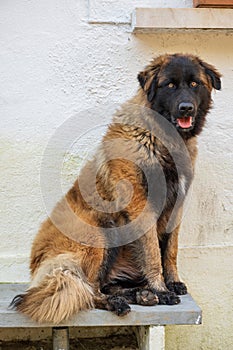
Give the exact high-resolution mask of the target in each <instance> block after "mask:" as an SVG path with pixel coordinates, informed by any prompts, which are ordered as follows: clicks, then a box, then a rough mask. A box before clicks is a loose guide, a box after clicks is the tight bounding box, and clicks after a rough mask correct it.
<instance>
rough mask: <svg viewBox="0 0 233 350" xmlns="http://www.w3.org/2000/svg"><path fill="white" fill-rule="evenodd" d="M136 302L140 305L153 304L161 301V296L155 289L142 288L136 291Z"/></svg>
mask: <svg viewBox="0 0 233 350" xmlns="http://www.w3.org/2000/svg"><path fill="white" fill-rule="evenodd" d="M136 302H137V304H138V305H144V306H153V305H157V304H158V303H159V298H158V297H157V295H156V294H155V293H154V292H153V291H151V290H149V289H142V290H139V291H138V292H136Z"/></svg>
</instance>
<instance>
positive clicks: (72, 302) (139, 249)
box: [12, 54, 221, 323]
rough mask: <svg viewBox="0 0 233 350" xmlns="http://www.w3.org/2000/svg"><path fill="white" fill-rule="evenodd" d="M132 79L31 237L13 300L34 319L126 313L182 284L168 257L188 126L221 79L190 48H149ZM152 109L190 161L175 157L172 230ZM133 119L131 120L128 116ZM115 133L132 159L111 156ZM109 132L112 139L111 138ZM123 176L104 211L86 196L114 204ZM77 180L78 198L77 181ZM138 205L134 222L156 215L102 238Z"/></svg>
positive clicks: (198, 122)
mask: <svg viewBox="0 0 233 350" xmlns="http://www.w3.org/2000/svg"><path fill="white" fill-rule="evenodd" d="M138 80H139V83H140V87H139V90H138V93H137V94H136V96H135V97H134V98H132V99H131V100H130V101H129V103H126V104H123V105H122V107H121V109H120V110H118V111H117V112H116V114H115V115H114V118H113V121H112V123H111V124H110V126H109V127H108V130H107V132H106V134H105V136H104V138H103V141H102V144H101V146H100V148H99V149H98V152H97V154H96V156H95V157H94V159H93V160H91V161H90V162H88V163H87V164H86V166H85V167H84V169H83V170H82V171H81V174H80V176H79V178H78V180H77V181H76V182H75V184H74V185H73V187H72V188H71V189H70V191H69V192H68V193H67V195H66V196H65V199H63V200H62V201H61V202H60V203H58V205H57V206H56V208H55V209H54V212H53V213H52V216H51V218H48V219H47V221H46V222H44V223H43V225H42V227H41V229H40V230H39V233H38V234H37V236H36V238H35V240H34V243H33V246H32V252H31V265H30V268H31V275H32V282H31V286H30V288H29V289H28V290H27V291H26V292H25V294H22V295H18V296H16V297H15V299H14V300H13V302H12V305H13V306H15V307H16V309H17V310H18V311H20V312H22V313H24V314H26V315H28V316H30V317H31V318H33V319H34V320H36V321H38V322H54V323H59V322H61V321H62V320H65V319H68V318H70V317H71V316H72V315H73V314H75V313H77V312H78V311H80V310H83V309H89V308H93V307H97V308H103V309H107V310H111V311H114V312H115V313H116V314H118V315H125V314H126V313H128V312H129V311H130V307H129V305H128V303H138V304H141V305H155V304H158V303H161V304H176V303H179V300H180V299H179V297H178V295H180V294H185V293H187V289H186V286H185V284H184V283H182V282H181V281H180V279H179V276H178V273H177V266H176V259H177V246H178V232H179V221H180V220H179V219H180V217H181V215H182V203H183V199H184V197H185V194H186V193H187V191H188V188H189V186H190V183H191V181H192V173H193V169H192V168H193V166H194V163H195V158H196V154H197V141H196V136H197V135H198V134H199V133H200V132H201V130H202V128H203V126H204V123H205V116H206V114H207V113H208V111H209V109H210V107H211V91H212V89H213V88H214V89H217V90H219V89H220V88H221V82H220V74H219V73H218V72H217V70H216V69H215V68H214V67H213V66H211V65H209V64H207V63H205V62H203V61H202V60H201V59H199V58H198V57H196V56H193V55H182V54H175V55H163V56H159V57H157V58H155V59H154V60H153V61H152V62H151V63H150V64H149V65H148V66H147V67H146V68H145V70H144V71H142V72H141V73H139V75H138ZM138 106H139V107H138ZM141 107H143V112H142V113H141V112H140V108H141ZM147 108H148V110H147ZM151 112H152V113H151ZM158 115H161V116H162V117H163V118H165V119H164V120H166V121H168V122H169V123H170V124H169V125H171V127H172V128H174V130H176V131H177V132H178V134H179V135H180V136H181V138H182V140H183V142H184V145H185V147H186V149H187V150H188V152H189V155H190V158H191V164H192V165H191V166H190V164H188V163H187V162H185V161H184V162H183V167H182V170H181V177H182V181H183V184H182V191H183V194H182V201H181V202H180V203H179V206H178V210H177V212H176V218H175V220H176V221H177V225H175V226H176V227H175V226H174V227H173V229H172V231H171V232H167V225H168V222H169V218H170V216H171V213H172V210H173V207H174V205H175V203H176V200H177V197H178V184H179V179H178V172H177V168H176V164H175V161H174V159H173V158H172V156H171V154H170V153H169V150H168V147H167V146H166V145H164V144H163V142H162V141H161V140H160V139H159V138H157V137H156V132H155V134H154V133H153V132H152V131H151V130H156V128H157V124H156V116H158ZM135 120H137V122H139V125H136V126H135V125H134V121H135ZM148 126H149V128H148ZM163 131H164V132H166V130H163ZM165 136H166V135H165ZM169 137H171V139H170V143H171V145H172V144H173V149H175V150H176V155H177V157H178V159H179V160H180V161H181V163H182V157H183V154H184V151H185V150H184V148H183V149H182V148H181V147H180V146H177V149H176V140H175V139H172V138H173V137H172V136H169ZM119 140H120V141H122V142H120V146H119V149H120V148H122V149H121V150H120V154H127V155H128V154H130V156H131V160H129V159H127V158H126V159H124V157H123V156H122V157H119V156H118V153H117V152H119V149H118V148H117V142H119ZM114 141H116V147H111V143H112V142H114ZM134 160H135V162H134ZM158 163H159V164H160V167H161V168H162V170H163V173H164V176H165V180H166V185H167V193H166V196H165V200H164V198H163V210H162V212H160V213H158V212H157V209H158V207H157V202H158V201H160V198H159V195H157V193H158V192H156V191H157V190H158V191H159V186H160V184H158V183H156V181H157V180H156V174H157V173H156V170H155V169H156V164H158ZM140 164H143V167H144V169H145V168H146V169H149V170H148V171H151V173H150V174H151V177H150V179H151V181H152V182H153V181H154V188H155V191H154V193H153V194H152V197H151V198H149V199H148V196H147V195H148V185H149V184H148V179H145V176H144V174H143V171H141V170H140ZM97 169H98V171H97V177H96V191H93V189H92V188H89V179H90V177H91V176H92V175H93V176H95V172H96V170H97ZM179 176H180V174H179ZM123 179H124V180H128V181H129V182H130V183H131V185H132V188H133V195H132V197H131V199H130V200H129V202H128V203H127V205H126V206H125V207H124V208H123V209H120V210H118V211H117V210H112V211H110V212H109V211H105V210H104V208H103V207H101V206H100V207H99V208H94V207H93V206H92V205H91V203H96V202H98V200H96V201H95V196H96V197H97V195H100V197H101V198H102V199H103V200H104V203H111V202H112V203H113V206H114V205H115V200H116V199H117V200H118V204H119V202H120V201H121V199H122V201H123V200H124V197H125V196H127V191H128V187H127V186H126V187H125V183H124V182H121V185H122V187H121V190H120V191H119V188H118V190H117V185H118V184H119V181H120V180H123ZM81 182H82V189H83V188H84V192H85V199H84V197H83V192H82V191H81V190H80V183H81ZM119 196H120V197H121V196H122V198H118V197H119ZM87 199H88V200H87ZM65 203H68V204H69V208H71V211H72V213H73V214H74V215H75V216H76V217H78V218H80V219H81V220H82V222H84V223H86V224H88V225H90V227H94V229H95V230H94V231H93V232H94V233H95V234H94V236H93V235H92V234H90V233H89V232H87V230H88V229H87V226H86V225H85V224H83V225H82V224H80V222H81V221H79V222H77V223H75V222H73V221H74V220H73V219H72V218H71V217H70V216H69V214H67V212H66V205H65ZM147 204H148V205H147ZM160 204H161V203H160ZM101 205H102V204H101ZM145 208H147V209H146V210H145ZM143 210H145V213H144V214H143V217H144V221H143V220H141V221H139V222H138V225H137V227H138V229H139V231H140V230H143V227H144V224H145V223H146V222H147V220H149V218H150V217H151V216H150V215H152V216H153V217H156V222H155V223H154V224H153V225H150V227H149V228H148V230H146V232H144V234H140V235H139V236H138V237H137V239H136V240H134V241H132V242H131V243H128V244H125V245H123V246H119V247H117V243H116V244H115V245H114V244H113V245H112V246H115V247H113V248H111V246H109V241H108V240H109V237H107V236H106V235H105V229H107V228H114V227H115V228H116V232H117V228H119V227H123V226H124V225H126V224H128V223H131V222H133V221H134V220H137V218H138V216H139V215H140V213H142V212H143ZM147 215H148V217H147ZM156 215H157V216H156ZM56 222H59V224H58V225H56V224H55V223H56ZM69 226H70V227H69ZM61 227H63V228H64V231H66V230H67V229H68V231H70V232H71V231H72V232H75V234H76V238H77V239H76V240H75V239H71V238H72V237H71V238H69V235H65V234H63V230H62V229H61ZM140 232H142V231H140ZM132 234H133V232H132ZM116 237H117V236H116ZM116 240H117V238H116ZM82 242H85V243H82Z"/></svg>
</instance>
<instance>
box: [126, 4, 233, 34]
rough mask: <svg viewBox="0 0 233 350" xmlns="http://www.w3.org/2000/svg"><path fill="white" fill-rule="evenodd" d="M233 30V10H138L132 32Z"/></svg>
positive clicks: (133, 19)
mask: <svg viewBox="0 0 233 350" xmlns="http://www.w3.org/2000/svg"><path fill="white" fill-rule="evenodd" d="M180 29H182V30H233V9H216V8H205V9H196V8H195V9H194V8H136V9H135V11H134V12H133V14H132V30H133V32H134V33H138V32H153V31H158V30H180Z"/></svg>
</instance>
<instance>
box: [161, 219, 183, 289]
mask: <svg viewBox="0 0 233 350" xmlns="http://www.w3.org/2000/svg"><path fill="white" fill-rule="evenodd" d="M179 228H180V225H178V226H177V227H176V228H175V229H174V230H173V231H172V232H171V233H170V234H167V235H166V236H165V237H164V238H163V240H162V241H161V253H162V263H163V275H164V280H165V283H166V286H167V288H168V289H169V290H170V291H172V292H175V293H176V294H178V295H183V294H187V288H186V286H185V284H184V283H183V282H181V281H180V278H179V275H178V272H177V251H178V233H179Z"/></svg>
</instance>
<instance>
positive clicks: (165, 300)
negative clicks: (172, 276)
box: [156, 292, 180, 305]
mask: <svg viewBox="0 0 233 350" xmlns="http://www.w3.org/2000/svg"><path fill="white" fill-rule="evenodd" d="M156 294H157V296H158V298H159V304H160V305H176V304H179V303H180V298H179V297H178V296H177V295H176V294H175V293H174V292H156Z"/></svg>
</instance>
